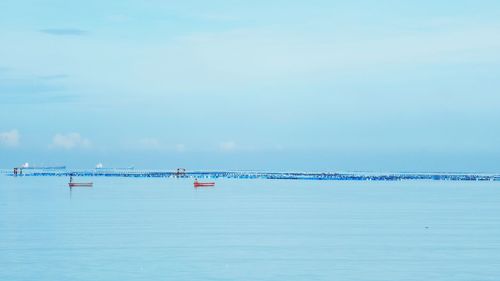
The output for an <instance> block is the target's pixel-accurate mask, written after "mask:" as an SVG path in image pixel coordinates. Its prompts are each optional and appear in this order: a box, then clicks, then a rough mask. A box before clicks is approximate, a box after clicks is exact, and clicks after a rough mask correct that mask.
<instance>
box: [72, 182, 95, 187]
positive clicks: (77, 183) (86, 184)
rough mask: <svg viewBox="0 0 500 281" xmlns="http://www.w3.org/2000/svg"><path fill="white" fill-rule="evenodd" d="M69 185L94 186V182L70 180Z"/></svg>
mask: <svg viewBox="0 0 500 281" xmlns="http://www.w3.org/2000/svg"><path fill="white" fill-rule="evenodd" d="M68 185H69V187H92V186H94V183H93V182H70V183H68Z"/></svg>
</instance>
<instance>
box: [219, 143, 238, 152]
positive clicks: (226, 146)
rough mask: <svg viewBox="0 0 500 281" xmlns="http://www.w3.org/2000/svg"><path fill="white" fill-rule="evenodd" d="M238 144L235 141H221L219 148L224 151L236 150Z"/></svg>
mask: <svg viewBox="0 0 500 281" xmlns="http://www.w3.org/2000/svg"><path fill="white" fill-rule="evenodd" d="M237 148H238V145H237V144H236V143H235V142H234V141H223V142H221V143H219V149H220V150H221V151H224V152H231V151H235V150H236V149H237Z"/></svg>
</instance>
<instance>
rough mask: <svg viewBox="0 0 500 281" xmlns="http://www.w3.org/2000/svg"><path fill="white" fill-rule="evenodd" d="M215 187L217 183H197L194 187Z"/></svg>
mask: <svg viewBox="0 0 500 281" xmlns="http://www.w3.org/2000/svg"><path fill="white" fill-rule="evenodd" d="M205 186H215V182H195V183H194V187H205Z"/></svg>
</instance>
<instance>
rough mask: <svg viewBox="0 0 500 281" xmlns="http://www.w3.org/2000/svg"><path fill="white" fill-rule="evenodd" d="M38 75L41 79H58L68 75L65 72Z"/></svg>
mask: <svg viewBox="0 0 500 281" xmlns="http://www.w3.org/2000/svg"><path fill="white" fill-rule="evenodd" d="M39 77H40V79H42V80H59V79H65V78H68V77H69V75H67V74H53V75H42V76H39Z"/></svg>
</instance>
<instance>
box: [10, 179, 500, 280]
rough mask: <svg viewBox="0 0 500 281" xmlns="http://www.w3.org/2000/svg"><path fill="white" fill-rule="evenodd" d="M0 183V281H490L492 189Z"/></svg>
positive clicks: (498, 207) (497, 234)
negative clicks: (85, 185)
mask: <svg viewBox="0 0 500 281" xmlns="http://www.w3.org/2000/svg"><path fill="white" fill-rule="evenodd" d="M81 180H82V181H93V182H94V187H92V188H73V189H72V190H70V189H69V188H68V187H67V179H66V178H63V177H8V176H4V175H0V280H10V281H21V280H37V281H53V280H82V281H83V280H94V281H98V280H291V281H293V280H325V281H326V280H353V281H354V280H355V281H363V280H380V281H382V280H384V281H385V280H443V281H446V280H450V281H461V280H463V281H469V280H485V281H486V280H492V281H497V280H498V279H499V277H500V267H498V264H500V182H497V181H491V182H490V181H483V182H476V181H474V182H473V181H468V182H463V181H303V180H296V181H288V180H261V179H252V180H242V179H222V178H221V179H218V180H217V181H216V187H214V188H206V189H194V188H193V186H192V179H189V178H177V179H176V178H116V177H112V178H108V177H99V178H82V179H81Z"/></svg>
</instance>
